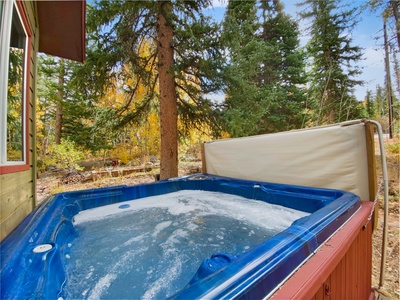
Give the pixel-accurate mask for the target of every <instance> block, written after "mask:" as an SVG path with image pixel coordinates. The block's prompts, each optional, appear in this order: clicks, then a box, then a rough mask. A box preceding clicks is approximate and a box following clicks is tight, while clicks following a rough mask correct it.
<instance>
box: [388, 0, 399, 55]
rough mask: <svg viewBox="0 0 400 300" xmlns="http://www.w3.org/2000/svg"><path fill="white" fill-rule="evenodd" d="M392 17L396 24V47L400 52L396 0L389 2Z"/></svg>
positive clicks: (397, 4) (397, 5)
mask: <svg viewBox="0 0 400 300" xmlns="http://www.w3.org/2000/svg"><path fill="white" fill-rule="evenodd" d="M390 2H391V4H392V10H393V16H394V20H395V23H396V33H397V46H398V47H399V49H398V50H399V51H400V21H399V2H398V0H391V1H390Z"/></svg>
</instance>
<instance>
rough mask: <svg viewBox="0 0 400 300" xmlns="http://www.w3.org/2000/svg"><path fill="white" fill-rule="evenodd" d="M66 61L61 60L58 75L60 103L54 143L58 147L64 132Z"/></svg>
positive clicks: (57, 111) (58, 104)
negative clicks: (63, 111) (63, 112)
mask: <svg viewBox="0 0 400 300" xmlns="http://www.w3.org/2000/svg"><path fill="white" fill-rule="evenodd" d="M64 73H65V67H64V60H63V59H60V70H59V73H58V93H57V94H58V99H57V100H58V101H57V106H56V126H55V129H54V141H55V143H56V145H59V144H60V143H61V132H62V116H63V114H62V102H63V100H64V99H63V98H64V97H63V88H64Z"/></svg>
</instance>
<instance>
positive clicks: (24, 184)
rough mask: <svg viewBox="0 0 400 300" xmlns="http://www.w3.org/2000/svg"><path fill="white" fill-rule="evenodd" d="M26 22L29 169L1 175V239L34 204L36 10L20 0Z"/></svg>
mask: <svg viewBox="0 0 400 300" xmlns="http://www.w3.org/2000/svg"><path fill="white" fill-rule="evenodd" d="M20 4H21V7H22V9H23V10H24V11H25V15H26V19H27V22H28V24H29V26H30V29H31V34H32V35H31V39H30V45H29V48H30V49H29V50H28V51H29V52H28V53H29V56H30V57H29V58H28V63H29V66H28V71H29V74H28V76H29V86H28V88H27V91H26V92H27V93H28V97H27V98H26V99H27V100H28V103H26V105H27V106H28V109H27V112H28V116H27V122H28V124H27V125H28V126H27V128H28V132H27V139H28V141H27V142H28V151H27V152H28V153H27V155H28V159H27V162H28V164H29V168H28V169H27V170H24V171H15V172H5V174H1V175H0V187H1V188H0V241H1V240H3V239H4V238H5V237H6V236H7V235H8V234H9V233H10V232H11V231H12V230H13V229H14V228H15V227H17V226H18V224H19V223H20V222H21V221H22V220H23V219H24V218H25V217H26V216H27V215H28V214H29V213H30V212H31V211H32V210H33V208H34V207H35V205H36V151H35V149H36V142H35V138H36V130H35V128H36V126H35V125H36V124H35V113H36V111H35V106H36V103H35V101H36V70H37V67H36V63H37V49H38V41H39V39H38V34H39V30H38V23H37V9H36V2H34V1H21V2H20Z"/></svg>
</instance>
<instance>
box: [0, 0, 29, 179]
mask: <svg viewBox="0 0 400 300" xmlns="http://www.w3.org/2000/svg"><path fill="white" fill-rule="evenodd" d="M0 9H1V10H0V12H1V17H0V22H1V23H0V24H1V31H0V34H1V41H2V44H1V46H0V108H1V109H0V130H1V135H0V168H1V173H9V172H16V171H22V170H25V169H28V168H29V165H28V163H29V162H28V151H27V145H28V139H27V136H28V133H27V107H28V99H27V98H28V93H27V89H28V86H29V85H28V76H27V74H28V72H27V71H28V70H27V69H28V68H27V66H28V64H27V61H28V57H29V56H28V52H29V51H28V50H29V49H28V41H29V35H28V31H27V23H26V22H25V21H24V20H26V18H25V14H24V12H23V9H22V4H21V3H18V2H15V1H12V0H10V1H2V4H1V6H0ZM3 41H4V43H3Z"/></svg>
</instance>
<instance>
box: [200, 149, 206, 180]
mask: <svg viewBox="0 0 400 300" xmlns="http://www.w3.org/2000/svg"><path fill="white" fill-rule="evenodd" d="M204 144H205V143H202V144H201V173H203V174H206V173H207V165H206V150H205V147H204Z"/></svg>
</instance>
